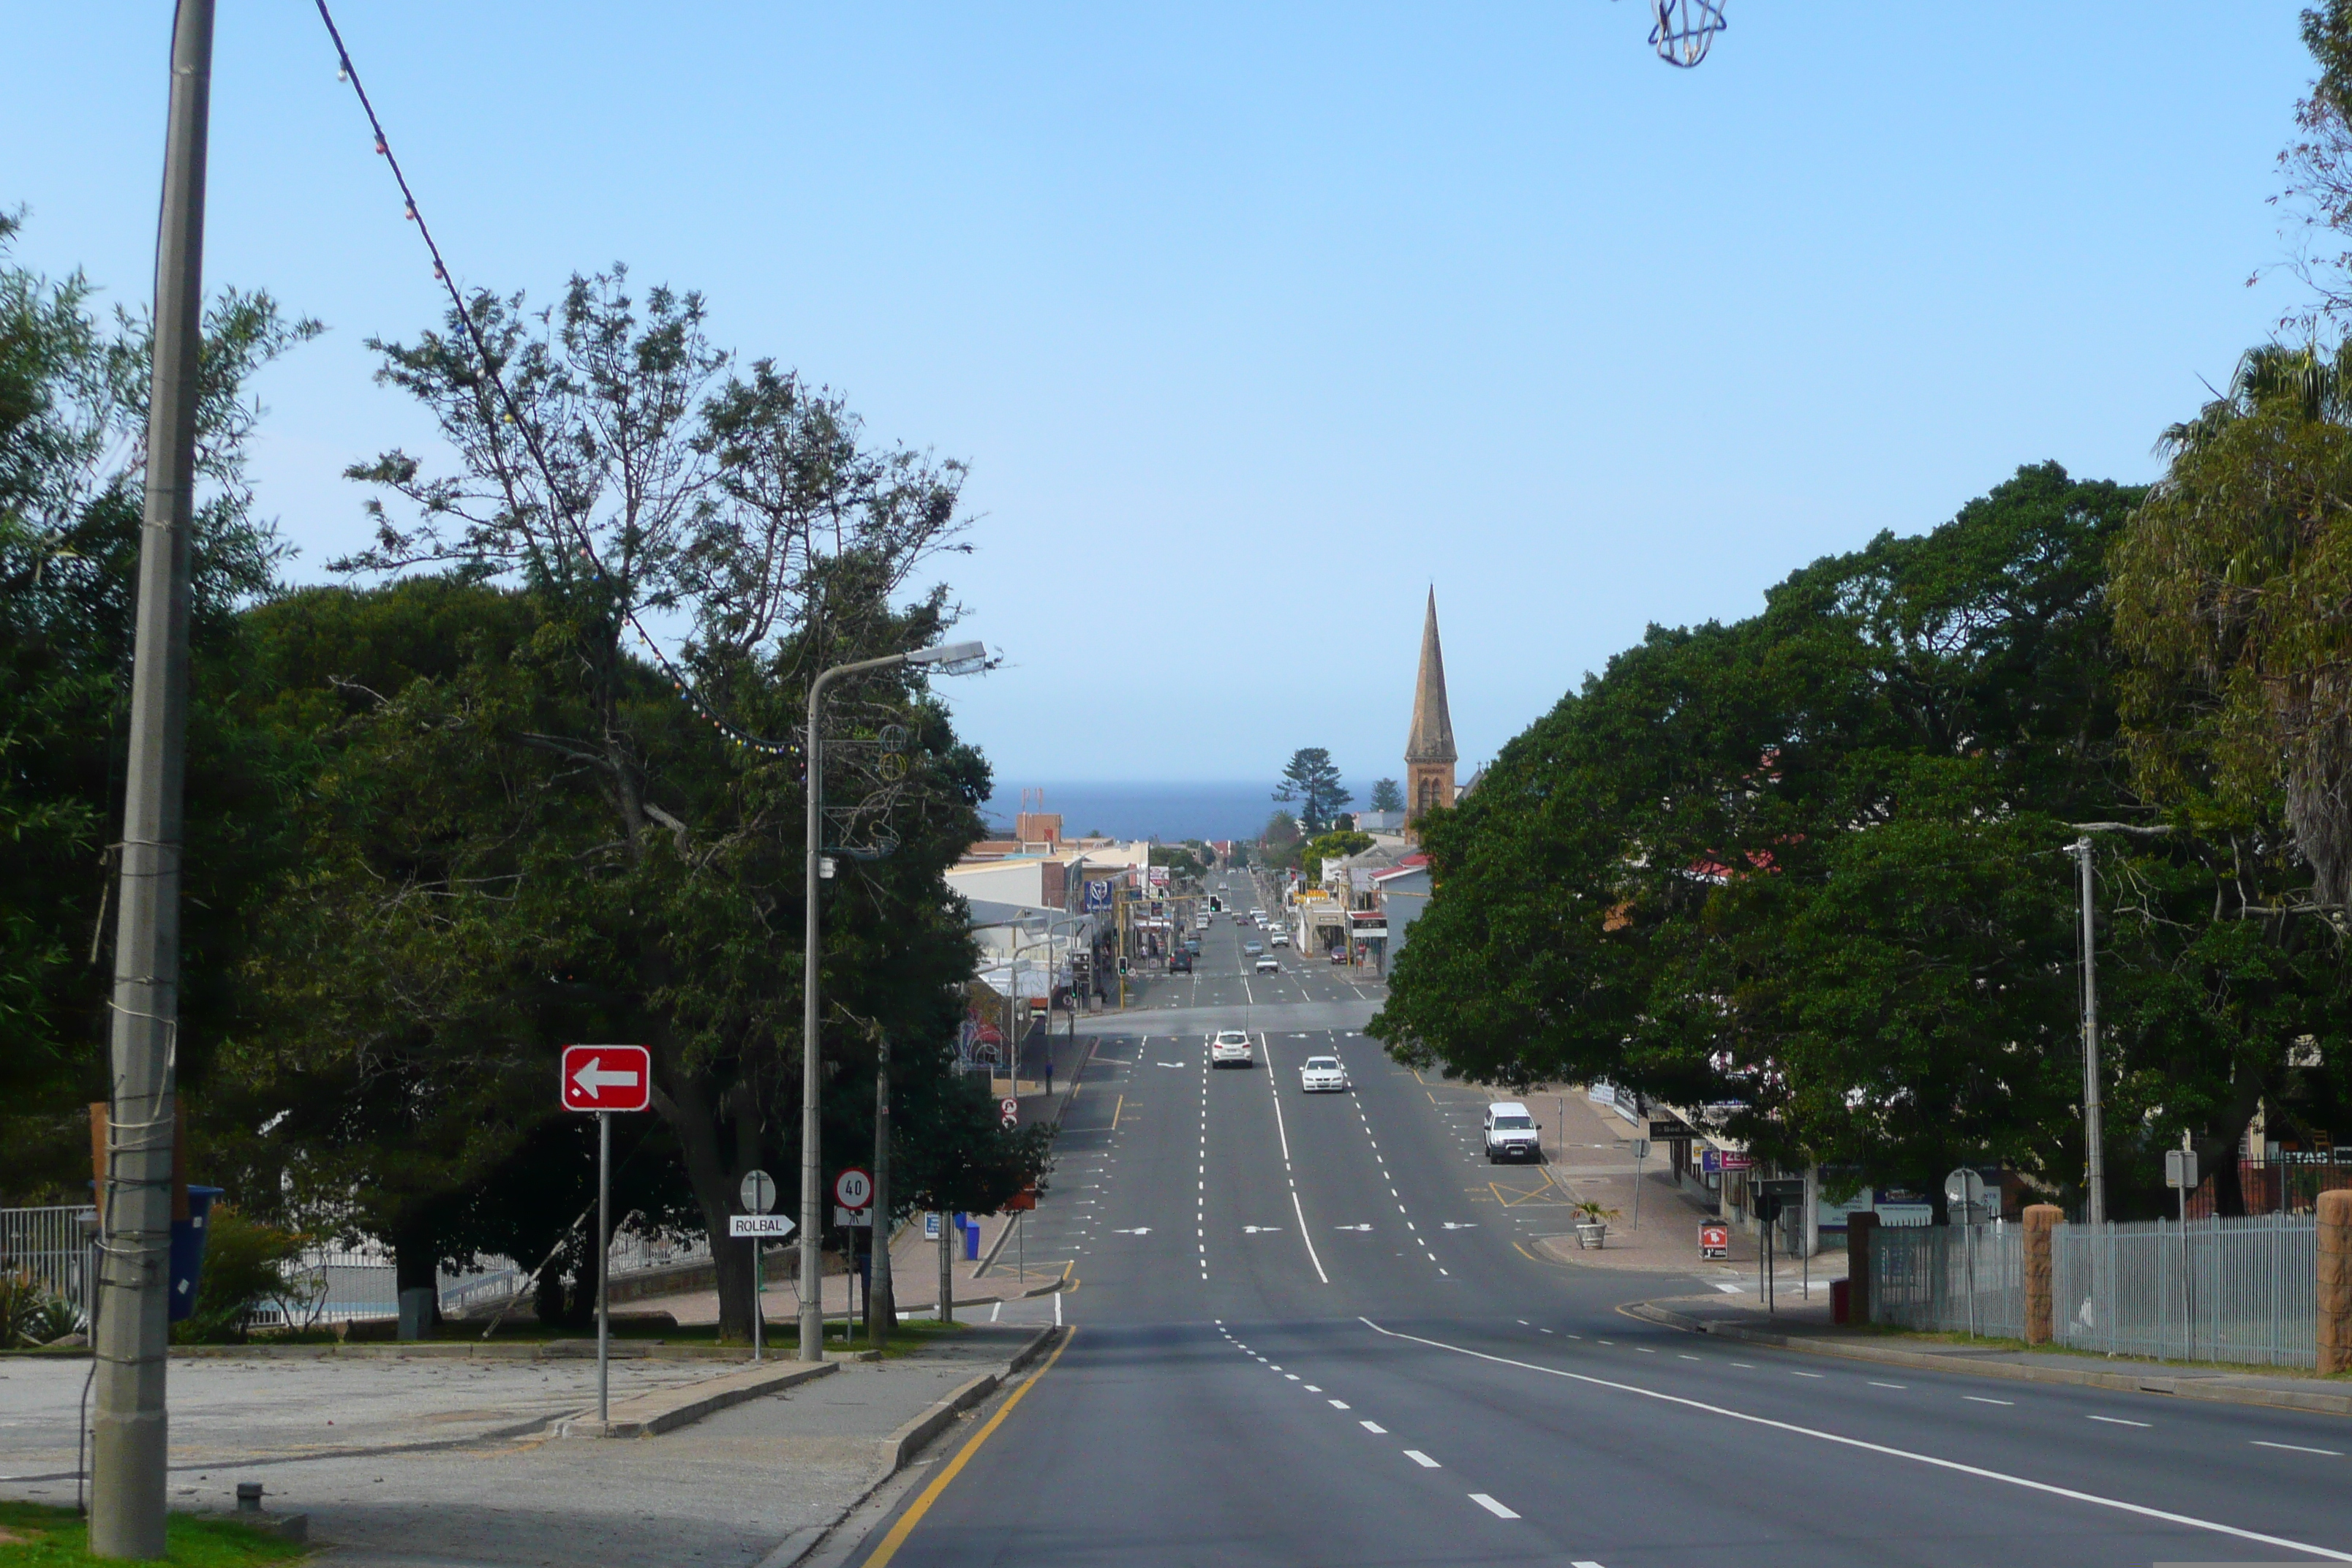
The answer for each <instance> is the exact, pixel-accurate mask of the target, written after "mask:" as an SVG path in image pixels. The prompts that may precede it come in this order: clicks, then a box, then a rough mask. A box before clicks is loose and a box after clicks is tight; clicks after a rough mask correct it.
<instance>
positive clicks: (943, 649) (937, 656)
mask: <svg viewBox="0 0 2352 1568" xmlns="http://www.w3.org/2000/svg"><path fill="white" fill-rule="evenodd" d="M987 657H988V645H987V644H986V643H979V642H951V643H941V644H940V646H939V647H925V648H917V649H916V650H915V651H914V652H913V653H910V654H908V656H907V662H908V664H962V663H964V662H965V661H967V660H970V659H981V658H987Z"/></svg>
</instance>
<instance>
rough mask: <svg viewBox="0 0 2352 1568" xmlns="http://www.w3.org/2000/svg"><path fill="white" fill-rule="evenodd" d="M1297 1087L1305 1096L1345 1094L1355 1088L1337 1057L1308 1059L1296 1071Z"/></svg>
mask: <svg viewBox="0 0 2352 1568" xmlns="http://www.w3.org/2000/svg"><path fill="white" fill-rule="evenodd" d="M1298 1087H1299V1089H1301V1090H1303V1091H1304V1092H1306V1093H1307V1094H1345V1093H1347V1092H1348V1090H1349V1089H1352V1088H1354V1087H1355V1086H1354V1085H1352V1084H1350V1083H1349V1081H1348V1069H1347V1068H1345V1067H1343V1066H1341V1065H1340V1061H1339V1058H1338V1057H1308V1058H1307V1065H1306V1066H1304V1067H1302V1068H1299V1069H1298Z"/></svg>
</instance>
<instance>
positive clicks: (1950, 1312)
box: [1870, 1220, 2025, 1339]
mask: <svg viewBox="0 0 2352 1568" xmlns="http://www.w3.org/2000/svg"><path fill="white" fill-rule="evenodd" d="M1971 1232H1973V1245H1971V1240H1972V1238H1971ZM2024 1241H2025V1233H2024V1231H2023V1229H2022V1228H2021V1227H2020V1226H2014V1225H2009V1224H2005V1223H2003V1222H2001V1221H1998V1220H1996V1221H1994V1222H1993V1223H1992V1224H1990V1225H1979V1226H1881V1227H1880V1228H1879V1229H1878V1231H1877V1232H1876V1234H1875V1235H1874V1237H1873V1238H1872V1241H1871V1244H1870V1268H1871V1286H1870V1300H1871V1318H1872V1321H1874V1322H1881V1323H1889V1324H1893V1325H1895V1326H1896V1327H1899V1328H1906V1329H1916V1330H1920V1331H1925V1332H1929V1333H1961V1334H1965V1333H1978V1334H1987V1335H1991V1336H1994V1337H1998V1338H2006V1339H2022V1338H2023V1337H2024V1335H2025V1247H2024Z"/></svg>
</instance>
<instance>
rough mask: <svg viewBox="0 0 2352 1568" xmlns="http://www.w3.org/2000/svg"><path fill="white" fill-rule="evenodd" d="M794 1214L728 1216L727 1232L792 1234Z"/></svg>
mask: <svg viewBox="0 0 2352 1568" xmlns="http://www.w3.org/2000/svg"><path fill="white" fill-rule="evenodd" d="M794 1228H795V1227H794V1226H793V1216H792V1215H782V1214H738V1215H728V1216H727V1234H728V1235H730V1236H734V1237H744V1236H755V1237H776V1238H777V1239H779V1240H781V1239H782V1238H783V1237H787V1236H790V1235H792V1233H793V1229H794Z"/></svg>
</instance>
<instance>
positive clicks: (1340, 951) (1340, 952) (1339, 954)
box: [1331, 947, 1348, 963]
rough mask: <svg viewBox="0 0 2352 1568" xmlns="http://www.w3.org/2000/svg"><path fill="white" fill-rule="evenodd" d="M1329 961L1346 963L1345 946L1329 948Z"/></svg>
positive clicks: (1346, 953)
mask: <svg viewBox="0 0 2352 1568" xmlns="http://www.w3.org/2000/svg"><path fill="white" fill-rule="evenodd" d="M1331 962H1332V963H1347V962H1348V950H1347V949H1346V948H1344V947H1335V948H1333V949H1332V950H1331Z"/></svg>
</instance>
